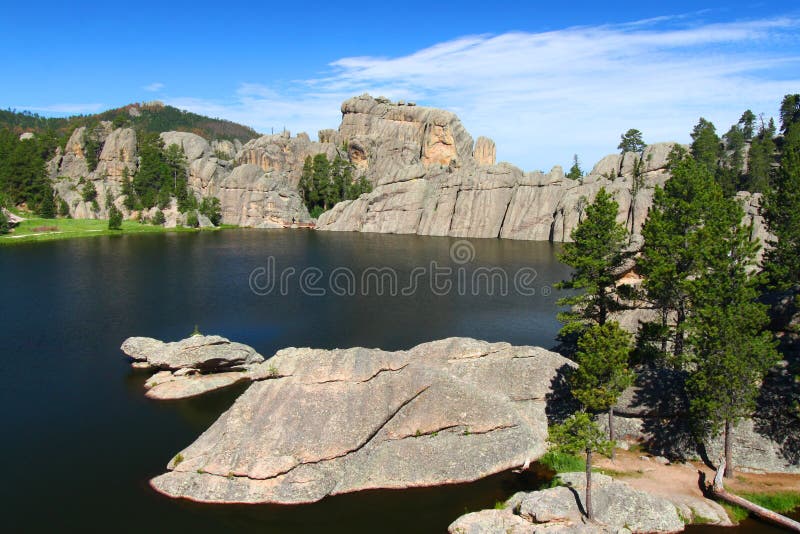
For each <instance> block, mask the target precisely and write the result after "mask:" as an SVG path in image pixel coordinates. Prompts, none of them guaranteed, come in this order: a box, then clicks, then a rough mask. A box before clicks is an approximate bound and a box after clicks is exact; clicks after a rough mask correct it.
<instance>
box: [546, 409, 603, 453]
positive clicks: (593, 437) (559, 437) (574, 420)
mask: <svg viewBox="0 0 800 534" xmlns="http://www.w3.org/2000/svg"><path fill="white" fill-rule="evenodd" d="M550 442H551V443H553V444H554V445H556V451H558V452H562V453H566V454H581V453H584V452H589V451H591V452H599V453H601V454H609V453H610V452H611V445H612V444H611V442H610V441H608V440H607V439H606V436H605V434H604V433H603V431H602V430H601V429H600V427H598V426H597V423H595V422H594V421H592V418H591V417H590V416H589V414H587V413H586V412H578V413H575V414H572V415H571V416H570V417H569V418H568V419H567V420H566V421H564V423H562V424H560V425H554V426H551V427H550Z"/></svg>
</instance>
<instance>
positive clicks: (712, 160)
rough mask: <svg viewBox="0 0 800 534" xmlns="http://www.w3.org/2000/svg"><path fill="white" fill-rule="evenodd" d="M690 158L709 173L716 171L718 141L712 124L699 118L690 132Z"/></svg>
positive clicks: (718, 153) (718, 151)
mask: <svg viewBox="0 0 800 534" xmlns="http://www.w3.org/2000/svg"><path fill="white" fill-rule="evenodd" d="M691 151H692V157H694V159H695V160H697V162H698V163H700V164H701V165H703V166H704V167H705V168H706V169H708V170H709V171H710V172H711V173H713V172H714V171H715V170H716V169H717V162H718V161H719V156H720V141H719V137H718V136H717V131H716V128H715V127H714V124H713V123H711V122H710V121H707V120H706V119H704V118H702V117H701V118H700V120H699V121H698V123H697V124H696V125H695V127H694V129H693V130H692V147H691Z"/></svg>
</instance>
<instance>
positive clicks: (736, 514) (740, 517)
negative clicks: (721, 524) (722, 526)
mask: <svg viewBox="0 0 800 534" xmlns="http://www.w3.org/2000/svg"><path fill="white" fill-rule="evenodd" d="M719 504H720V506H722V507H723V508H724V509H725V513H727V514H728V519H730V520H731V523H733V524H734V525H738V524H739V523H741V522H742V521H744V520H745V519H747V517H748V516H749V515H750V512H748V511H747V510H745V509H744V508H742V507H741V506H737V505H735V504H730V503H727V502H721V503H719Z"/></svg>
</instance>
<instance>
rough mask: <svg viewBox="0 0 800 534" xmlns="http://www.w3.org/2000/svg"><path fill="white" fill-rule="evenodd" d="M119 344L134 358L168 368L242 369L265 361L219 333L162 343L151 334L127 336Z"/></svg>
mask: <svg viewBox="0 0 800 534" xmlns="http://www.w3.org/2000/svg"><path fill="white" fill-rule="evenodd" d="M121 348H122V352H124V353H125V354H126V355H127V356H129V357H130V358H131V359H132V360H134V361H135V362H142V363H146V364H147V366H149V367H151V368H156V369H166V370H170V371H177V370H179V369H195V370H198V371H219V370H222V369H226V370H232V369H243V368H245V367H246V366H250V365H254V364H256V363H261V362H263V361H264V358H263V357H262V356H261V355H260V354H258V353H257V352H256V351H255V350H253V349H252V348H251V347H248V346H247V345H243V344H241V343H235V342H232V341H230V340H228V339H226V338H224V337H221V336H202V335H196V336H192V337H189V338H186V339H184V340H181V341H176V342H174V343H164V342H163V341H159V340H157V339H153V338H150V337H129V338H128V339H126V340H125V341H124V342H123V343H122V347H121ZM139 367H142V366H141V365H139Z"/></svg>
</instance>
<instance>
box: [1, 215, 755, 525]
mask: <svg viewBox="0 0 800 534" xmlns="http://www.w3.org/2000/svg"><path fill="white" fill-rule="evenodd" d="M556 251H557V247H555V246H554V245H551V244H549V243H534V242H523V241H507V240H496V239H493V240H480V239H472V240H469V241H466V240H458V239H453V238H434V237H417V236H392V235H376V234H343V233H325V232H313V231H302V230H276V231H256V230H226V231H221V232H202V233H197V234H173V235H170V234H158V235H144V236H121V237H98V238H91V239H80V240H68V241H56V242H52V243H44V244H35V243H34V244H29V245H19V246H14V247H6V248H0V280H2V287H3V291H2V299H0V317H2V328H0V343H1V344H0V346H2V347H3V351H2V358H0V399H1V400H2V404H3V406H5V407H6V413H5V414H4V417H3V422H4V424H3V427H4V431H3V438H2V440H0V449H1V451H2V457H3V458H4V461H3V475H4V479H3V484H2V485H1V486H0V502H2V503H3V524H4V525H5V529H4V530H5V531H7V532H8V531H21V530H25V531H41V532H44V531H53V530H56V529H57V530H70V531H72V530H100V529H103V530H106V529H108V530H110V529H113V530H114V531H121V532H134V531H142V530H143V529H144V530H147V531H193V532H219V531H223V530H224V531H227V532H252V531H255V530H257V529H258V530H268V531H270V532H305V531H310V530H323V529H324V530H325V531H326V532H334V533H335V532H373V531H375V530H381V531H382V532H409V531H412V532H443V531H444V530H445V528H446V526H447V525H448V524H449V523H450V522H451V521H453V520H454V519H455V518H456V517H458V516H459V515H461V514H463V513H464V512H465V510H469V511H474V510H478V509H481V508H487V507H492V506H493V505H494V503H495V501H498V500H503V499H505V498H507V497H508V496H510V495H511V494H512V493H513V492H514V491H516V490H518V489H525V488H529V487H532V484H533V483H534V482H535V481H534V480H532V479H530V478H525V477H520V476H515V475H512V474H500V475H496V476H493V477H489V478H487V479H485V480H482V481H479V482H476V483H473V484H465V485H458V486H452V487H445V488H429V489H415V490H410V491H373V492H364V493H358V494H354V495H344V496H338V497H334V498H330V499H325V500H323V501H322V502H320V503H316V504H312V505H303V506H288V507H278V506H210V505H198V504H193V503H189V502H184V501H178V500H172V499H168V498H166V497H162V496H160V495H158V494H156V493H155V492H154V491H152V490H151V489H150V488H149V486H148V480H149V479H150V478H151V477H153V476H155V475H157V474H160V473H162V472H163V471H164V470H165V465H166V464H167V462H168V461H169V460H170V459H171V458H172V457H173V456H174V455H175V453H176V452H178V451H179V450H181V449H182V448H184V447H185V446H186V445H188V444H189V443H191V442H192V441H194V439H195V438H196V437H197V436H198V435H199V434H200V433H201V432H202V431H203V430H205V429H206V428H207V427H208V426H209V425H210V424H211V423H212V422H213V421H214V420H215V419H216V418H217V417H218V416H219V414H220V413H221V412H222V411H224V410H225V409H226V408H227V407H228V406H230V404H231V403H232V402H233V400H234V399H235V398H236V396H237V395H238V394H239V393H241V391H242V390H243V387H238V388H235V389H232V390H228V391H222V392H217V393H214V394H211V395H208V396H205V397H200V398H197V399H189V400H185V401H179V402H168V403H164V402H156V401H150V400H148V399H146V398H145V397H144V389H143V384H144V381H145V379H146V377H147V376H148V374H147V373H141V372H135V371H133V370H131V368H130V365H129V362H128V361H127V360H126V359H125V358H124V357H123V355H122V353H121V352H120V350H119V346H120V344H121V343H122V341H123V340H124V339H125V338H126V337H128V336H133V335H141V336H151V337H155V338H158V339H163V340H170V341H171V340H177V339H181V338H183V337H186V336H188V335H189V334H190V333H191V332H192V330H193V329H194V327H195V325H197V326H198V328H199V329H200V330H201V331H202V332H203V333H206V334H220V335H223V336H226V337H228V338H230V339H232V340H234V341H240V342H242V343H246V344H249V345H251V346H253V347H254V348H256V350H258V351H259V352H260V353H261V354H263V355H264V356H265V357H269V356H271V355H272V354H274V352H275V351H277V350H278V349H280V348H282V347H287V346H312V347H322V348H335V347H351V346H366V347H380V348H384V349H390V350H396V349H404V348H409V347H412V346H414V345H416V344H418V343H421V342H425V341H430V340H434V339H439V338H443V337H448V336H469V337H475V338H480V339H486V340H490V341H508V342H511V343H514V344H532V345H541V346H544V347H546V348H550V347H552V346H553V345H554V338H555V335H556V332H557V330H558V328H559V324H558V322H557V321H556V319H555V314H556V304H555V301H556V298H557V295H556V294H555V293H556V292H555V291H551V289H552V285H553V284H554V283H555V282H557V281H559V280H561V279H562V278H564V277H565V276H566V275H567V272H568V271H567V269H566V268H565V267H564V266H563V265H561V264H560V263H559V262H558V261H557V260H556V257H555V253H556ZM389 267H391V268H392V269H393V270H392V271H389V270H387V269H384V268H389ZM489 267H500V268H502V272H500V271H493V272H491V273H490V274H486V276H484V277H480V276H476V269H478V270H480V268H489ZM367 273H369V274H367ZM372 273H374V274H375V276H372ZM483 273H488V272H487V271H486V270H485V269H484V270H483ZM504 277H505V284H504ZM281 281H284V283H283V284H282V283H281ZM270 282H274V284H273V286H270ZM350 282H352V283H350ZM448 282H449V285H448ZM472 282H475V283H474V284H473V283H472ZM348 284H349V285H348ZM351 286H352V287H351ZM414 288H415V289H414ZM504 288H505V291H504ZM268 290H269V291H268ZM404 290H405V291H404ZM317 293H323V294H321V295H317ZM504 293H505V294H504ZM756 530H758V529H757V528H756ZM756 530H753V529H752V528H751V529H750V531H756ZM726 531H727V532H731V531H730V530H726Z"/></svg>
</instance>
